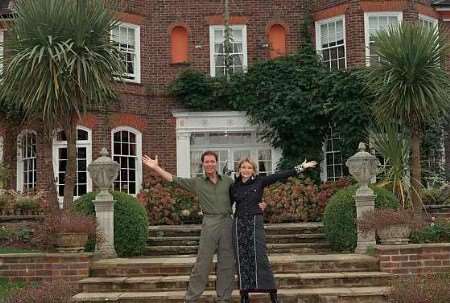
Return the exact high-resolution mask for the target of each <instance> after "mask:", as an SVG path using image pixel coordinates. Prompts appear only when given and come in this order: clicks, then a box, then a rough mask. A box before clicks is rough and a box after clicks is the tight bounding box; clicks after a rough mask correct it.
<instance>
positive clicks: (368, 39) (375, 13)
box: [364, 11, 403, 66]
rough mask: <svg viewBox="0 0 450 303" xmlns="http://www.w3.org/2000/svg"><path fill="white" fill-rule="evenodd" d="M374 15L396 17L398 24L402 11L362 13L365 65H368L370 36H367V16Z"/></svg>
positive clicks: (400, 21)
mask: <svg viewBox="0 0 450 303" xmlns="http://www.w3.org/2000/svg"><path fill="white" fill-rule="evenodd" d="M371 16H376V17H381V16H387V17H392V16H393V17H397V19H398V21H399V24H400V23H402V21H403V12H401V11H398V12H397V11H392V12H365V13H364V41H365V49H366V52H365V54H366V66H370V36H369V17H371Z"/></svg>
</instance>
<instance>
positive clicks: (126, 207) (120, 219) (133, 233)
mask: <svg viewBox="0 0 450 303" xmlns="http://www.w3.org/2000/svg"><path fill="white" fill-rule="evenodd" d="M95 194H96V193H93V192H91V193H87V194H85V195H83V196H82V197H80V198H79V199H77V200H76V201H75V203H74V210H75V211H77V212H80V213H82V214H86V215H93V214H95V211H94V204H93V203H92V201H93V200H94V199H95ZM113 197H114V200H115V201H116V202H115V203H114V244H115V248H116V252H117V254H118V255H119V256H120V257H131V256H139V255H142V254H143V252H144V249H145V246H146V243H147V237H148V218H147V214H146V212H145V209H144V207H143V206H142V205H141V204H139V202H138V201H137V200H136V198H134V197H133V196H130V195H128V194H126V193H122V192H113ZM89 245H90V248H91V249H92V248H93V243H92V242H91V243H90V244H89Z"/></svg>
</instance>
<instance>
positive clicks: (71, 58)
mask: <svg viewBox="0 0 450 303" xmlns="http://www.w3.org/2000/svg"><path fill="white" fill-rule="evenodd" d="M107 2H108V1H104V0H40V1H35V0H19V1H16V8H15V18H14V20H13V23H12V25H11V27H10V29H9V31H8V32H9V33H10V34H9V37H10V39H6V41H5V58H6V59H5V62H6V64H5V68H4V71H3V74H2V75H1V76H2V78H3V79H2V82H1V84H0V85H1V87H0V89H1V90H0V99H2V100H6V101H4V102H7V103H9V105H13V106H14V107H15V108H19V109H20V110H22V111H23V112H24V114H25V117H26V118H27V119H36V118H37V119H39V120H40V121H42V123H43V126H44V127H45V128H46V129H47V130H48V131H49V134H51V135H52V133H53V132H54V130H55V129H57V128H60V129H63V130H64V132H65V135H66V137H67V152H68V162H67V168H66V175H65V179H64V180H65V187H64V208H67V207H69V206H70V205H71V204H72V201H73V190H74V185H75V181H76V139H77V138H76V137H77V131H76V127H77V122H78V120H79V117H80V115H82V114H83V113H85V112H86V111H88V110H95V109H98V108H102V107H103V106H105V105H107V104H109V103H110V102H112V100H114V99H115V98H116V94H115V91H114V80H115V77H116V76H118V75H121V74H122V71H123V70H124V69H123V63H122V61H121V57H120V50H119V49H118V46H117V45H115V44H114V43H113V42H112V41H111V39H110V38H111V36H110V35H111V34H110V32H111V30H112V29H113V27H114V26H116V22H117V21H116V20H115V19H114V14H113V11H112V6H111V5H112V3H107Z"/></svg>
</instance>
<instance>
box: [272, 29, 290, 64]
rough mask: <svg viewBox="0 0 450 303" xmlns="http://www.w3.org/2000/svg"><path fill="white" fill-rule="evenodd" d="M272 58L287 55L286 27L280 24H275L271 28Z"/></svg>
mask: <svg viewBox="0 0 450 303" xmlns="http://www.w3.org/2000/svg"><path fill="white" fill-rule="evenodd" d="M269 48H270V58H272V59H273V58H277V57H280V56H284V55H286V29H285V28H284V27H283V26H282V25H280V24H274V25H272V26H271V27H270V30H269Z"/></svg>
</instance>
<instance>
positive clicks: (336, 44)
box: [316, 16, 347, 70]
mask: <svg viewBox="0 0 450 303" xmlns="http://www.w3.org/2000/svg"><path fill="white" fill-rule="evenodd" d="M316 49H317V52H318V53H319V54H320V56H321V57H322V61H323V62H324V63H325V64H326V65H327V66H328V68H329V69H330V70H331V69H345V68H346V66H347V59H346V55H345V26H344V16H339V17H336V18H331V19H326V20H322V21H319V22H317V23H316Z"/></svg>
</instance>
